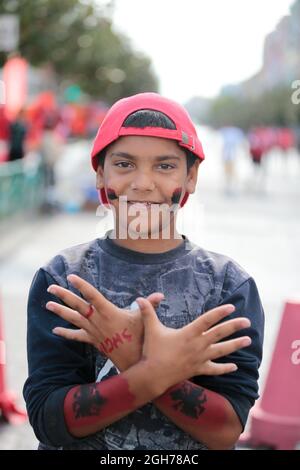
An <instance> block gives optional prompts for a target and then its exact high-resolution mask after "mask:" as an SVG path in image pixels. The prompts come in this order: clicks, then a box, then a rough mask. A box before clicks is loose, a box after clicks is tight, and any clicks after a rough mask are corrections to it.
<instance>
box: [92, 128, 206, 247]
mask: <svg viewBox="0 0 300 470" xmlns="http://www.w3.org/2000/svg"><path fill="white" fill-rule="evenodd" d="M198 167H199V161H196V162H195V164H194V165H193V167H192V168H190V170H189V172H187V163H186V155H185V152H184V151H183V150H182V149H181V148H180V147H179V145H178V144H177V143H176V141H173V140H170V139H162V138H158V137H144V136H124V137H121V138H119V139H118V140H117V141H116V142H114V143H113V144H111V145H110V146H109V148H108V150H107V152H106V156H105V161H104V169H103V168H102V167H101V166H100V165H99V166H98V169H97V188H98V189H100V188H103V187H105V189H106V193H107V195H108V198H109V202H110V204H111V206H113V209H114V212H115V217H116V224H117V225H118V226H120V225H121V226H122V227H124V226H126V229H128V227H129V229H130V231H131V232H132V231H135V230H134V227H135V224H134V220H136V221H137V220H138V221H139V222H140V224H139V227H138V232H139V233H140V234H141V233H143V234H144V236H143V238H144V237H145V238H148V237H151V234H153V233H157V232H161V230H162V228H163V227H165V226H166V225H171V226H172V224H173V223H174V207H175V206H174V204H175V203H176V204H178V203H179V200H181V199H182V198H183V196H184V194H185V192H188V193H193V192H194V191H195V186H196V182H197V173H198ZM121 196H122V197H121ZM179 196H180V197H179ZM120 197H121V198H120ZM146 202H148V204H146ZM139 203H142V204H139ZM171 207H172V208H173V211H172V210H171V211H170V208H171Z"/></svg>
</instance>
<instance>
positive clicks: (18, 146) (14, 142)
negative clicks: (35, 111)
mask: <svg viewBox="0 0 300 470" xmlns="http://www.w3.org/2000/svg"><path fill="white" fill-rule="evenodd" d="M25 116H26V114H25V110H24V109H21V110H20V111H19V113H18V114H17V116H16V118H15V119H14V120H13V121H12V122H11V124H10V128H9V152H8V159H9V161H14V160H19V159H21V158H23V157H24V154H25V139H26V134H27V124H26V117H25Z"/></svg>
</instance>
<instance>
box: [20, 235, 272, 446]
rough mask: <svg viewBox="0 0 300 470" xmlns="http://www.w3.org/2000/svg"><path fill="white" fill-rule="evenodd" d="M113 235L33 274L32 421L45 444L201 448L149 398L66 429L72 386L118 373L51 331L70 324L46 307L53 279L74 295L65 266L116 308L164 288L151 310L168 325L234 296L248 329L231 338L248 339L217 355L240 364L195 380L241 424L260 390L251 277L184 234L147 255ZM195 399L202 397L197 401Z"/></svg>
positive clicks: (260, 323) (28, 395)
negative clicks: (85, 429) (103, 422)
mask: <svg viewBox="0 0 300 470" xmlns="http://www.w3.org/2000/svg"><path fill="white" fill-rule="evenodd" d="M109 235H110V233H107V234H106V236H105V237H103V238H101V239H96V240H93V241H92V242H89V243H86V244H82V245H79V246H75V247H71V248H68V249H66V250H64V251H63V252H61V253H60V254H59V255H57V256H56V257H55V258H53V259H52V260H51V261H50V262H49V263H48V264H47V265H46V266H44V267H43V268H41V269H40V270H39V271H38V272H37V273H36V275H35V278H34V280H33V283H32V286H31V289H30V294H29V300H28V362H29V377H28V379H27V381H26V383H25V386H24V397H25V400H26V403H27V410H28V414H29V418H30V422H31V424H32V426H33V428H34V431H35V433H36V436H37V437H38V439H39V440H40V442H41V443H42V444H43V446H42V447H43V448H50V446H53V447H58V448H62V449H109V450H112V449H151V450H163V449H167V450H176V449H180V450H187V449H193V450H194V449H205V448H206V447H205V445H204V444H202V443H201V442H198V441H196V440H194V439H193V438H192V437H191V436H190V435H188V434H187V433H185V432H184V431H183V430H181V429H180V428H179V427H177V426H176V425H175V424H174V423H173V422H172V421H171V420H170V419H169V418H167V417H166V416H165V415H163V414H162V413H161V412H160V411H159V410H158V409H157V408H156V407H155V405H154V404H152V403H148V404H147V405H145V406H143V407H142V408H140V409H138V410H136V411H135V412H132V413H130V414H129V415H128V416H126V417H124V418H122V419H120V420H119V421H116V422H115V423H113V424H111V425H109V426H107V427H106V428H105V429H103V430H101V431H100V432H98V433H96V434H94V435H91V436H88V437H86V438H83V439H78V438H75V437H74V436H72V435H71V434H70V433H69V432H68V429H67V427H66V424H65V420H64V412H63V403H64V398H65V396H66V394H67V392H68V391H69V390H70V388H72V387H73V386H75V385H77V384H84V383H91V382H95V381H101V380H107V379H108V378H109V377H111V376H112V375H115V374H117V373H118V371H117V369H116V368H115V367H114V365H113V364H112V362H111V361H110V360H108V359H107V358H106V357H105V356H104V355H102V354H101V353H100V352H99V351H96V350H95V349H94V348H93V347H91V346H89V345H86V344H81V343H78V342H73V341H67V340H65V339H63V338H60V337H58V336H55V335H54V334H52V329H53V328H54V327H55V326H61V325H62V326H66V322H65V321H64V320H62V319H61V318H60V317H58V316H56V315H55V314H53V313H51V312H49V311H48V310H47V309H46V308H45V304H46V303H47V302H48V301H49V300H51V299H52V300H54V299H53V296H52V295H51V294H49V293H48V292H47V287H48V286H49V284H53V283H55V284H59V285H61V286H63V287H66V288H68V289H70V290H72V291H73V292H76V293H77V294H78V293H79V292H78V291H77V290H76V289H75V288H74V287H72V286H71V285H69V283H68V281H67V276H68V275H69V274H71V273H73V274H78V275H79V276H81V277H82V278H83V279H85V280H87V281H88V282H90V283H91V284H92V285H94V286H95V287H96V288H97V289H98V290H100V291H101V292H102V294H103V295H104V296H105V297H106V298H107V299H109V300H110V301H111V302H113V303H114V304H115V305H117V306H118V307H120V308H128V307H129V306H132V305H133V303H134V301H135V299H136V298H137V297H140V296H142V297H146V296H148V295H149V294H151V293H152V292H162V293H163V294H164V296H165V299H164V300H163V301H162V302H161V303H160V305H159V307H158V308H157V310H156V311H157V315H158V317H159V319H160V321H161V322H162V323H163V324H164V325H166V326H169V327H172V328H181V327H183V326H184V325H186V324H187V323H190V322H191V321H193V320H195V319H196V318H197V317H198V316H199V315H201V314H202V313H204V312H206V311H208V310H210V309H211V308H214V307H216V306H218V305H221V304H227V303H231V304H234V305H235V307H236V310H235V312H234V313H233V314H231V315H230V316H229V317H228V319H229V318H234V317H239V316H243V317H248V318H249V319H250V320H251V327H250V328H247V329H246V330H243V331H242V332H240V333H236V334H234V335H232V337H237V336H239V335H248V336H250V337H251V338H252V344H251V345H250V346H249V347H247V348H243V349H241V350H239V351H237V352H234V353H232V354H231V355H229V356H226V357H224V358H221V359H219V361H220V362H234V363H236V364H237V366H238V370H237V371H236V372H233V373H230V374H225V375H222V376H197V377H194V378H193V379H192V380H193V381H194V382H195V383H197V384H198V385H201V386H202V387H204V388H207V389H210V390H213V391H215V392H216V393H219V394H221V395H222V396H224V397H225V398H226V399H227V400H229V401H230V403H231V405H232V406H233V408H234V410H235V411H236V413H237V415H238V417H239V418H240V421H241V423H242V426H243V427H244V425H245V423H246V420H247V416H248V413H249V410H250V408H251V407H252V406H253V404H254V402H255V400H256V399H257V397H258V385H257V379H258V368H259V365H260V362H261V357H262V343H263V330H264V314H263V308H262V305H261V302H260V299H259V294H258V291H257V288H256V285H255V282H254V280H253V279H252V278H251V277H250V276H249V275H248V274H247V273H246V272H245V271H244V270H243V269H242V268H241V267H240V266H239V265H238V264H237V263H235V262H234V261H233V260H231V259H230V258H228V257H225V256H223V255H220V254H216V253H212V252H209V251H205V250H204V249H202V248H199V247H197V246H196V245H194V244H193V243H191V242H190V241H189V240H188V239H187V238H186V237H184V236H183V241H182V243H181V245H179V246H178V247H177V248H175V249H173V250H170V251H167V252H164V253H155V254H145V253H140V252H136V251H132V250H129V249H126V248H123V247H120V246H119V245H117V244H116V243H115V242H114V241H113V240H112V239H110V236H109ZM55 300H56V301H57V298H55ZM67 326H68V327H70V325H68V324H67ZM120 400H122V396H120ZM178 400H179V406H180V405H182V406H184V403H182V404H181V403H180V397H178ZM200 402H201V397H200V396H199V406H201V403H200Z"/></svg>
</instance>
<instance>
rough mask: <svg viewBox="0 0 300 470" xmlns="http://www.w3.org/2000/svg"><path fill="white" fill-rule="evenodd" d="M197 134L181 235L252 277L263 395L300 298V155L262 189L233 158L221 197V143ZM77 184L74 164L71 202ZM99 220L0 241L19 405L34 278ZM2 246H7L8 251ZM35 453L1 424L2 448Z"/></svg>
mask: <svg viewBox="0 0 300 470" xmlns="http://www.w3.org/2000/svg"><path fill="white" fill-rule="evenodd" d="M202 132H203V136H204V139H203V140H205V142H204V148H205V149H206V161H205V162H204V163H203V164H202V165H201V166H200V171H199V182H198V186H197V191H196V193H195V194H194V195H193V196H191V197H190V198H189V201H188V203H187V205H186V207H185V208H184V210H183V213H182V219H183V220H182V222H181V223H182V230H181V233H184V234H185V235H187V236H188V237H189V238H190V239H191V240H192V241H193V242H195V243H197V244H198V245H201V246H203V247H205V248H206V249H208V250H211V251H216V252H219V253H223V254H226V255H228V256H230V257H232V258H233V259H234V260H236V261H237V262H238V263H239V264H240V265H241V266H243V268H245V269H246V271H247V272H248V273H249V274H250V275H251V276H253V277H254V279H255V281H256V283H257V286H258V289H259V292H260V295H261V299H262V303H263V306H264V309H265V314H266V330H265V333H266V334H265V346H264V359H263V363H262V366H261V370H260V373H261V378H260V385H261V392H262V390H263V388H262V387H263V382H264V379H265V376H266V372H267V370H268V364H269V362H270V359H271V356H272V350H273V347H274V341H275V339H276V334H277V329H278V326H279V321H280V318H281V313H282V311H283V307H284V302H285V301H286V299H288V298H290V297H293V298H294V297H296V296H298V298H300V286H299V280H300V261H299V260H300V241H299V240H300V204H299V202H300V185H299V181H300V157H299V155H297V154H296V153H295V152H291V153H290V154H289V155H285V156H281V155H279V154H278V153H276V152H274V153H273V154H272V155H270V158H269V161H268V162H267V163H268V165H267V172H266V173H267V174H266V177H265V180H264V190H262V189H261V188H257V185H256V184H254V183H255V178H256V177H255V176H253V175H252V168H251V166H250V161H249V160H248V159H247V158H246V156H245V155H244V154H241V155H239V159H238V162H237V168H236V172H237V177H236V185H235V188H234V191H233V192H232V193H230V194H227V193H225V192H224V190H223V173H222V161H221V157H220V146H219V141H218V139H217V138H216V136H215V135H214V134H213V133H212V132H211V131H209V130H207V129H203V130H202ZM67 151H68V152H69V153H74V160H72V161H73V162H79V163H78V166H77V168H78V167H79V166H80V168H82V167H85V163H86V167H87V168H89V165H90V163H89V157H88V151H89V144H87V143H79V144H72V146H69V148H68V150H67ZM79 154H80V155H79ZM75 157H76V158H75ZM66 168H67V167H66ZM69 168H70V165H69ZM70 171H71V170H70ZM89 171H90V170H88V176H87V179H88V178H90V177H91V176H90V175H91V173H89ZM74 175H75V176H74ZM68 176H69V178H70V180H71V173H70V174H68V170H66V171H65V173H64V178H68ZM76 181H77V180H76V167H75V168H74V166H72V183H71V182H70V181H69V183H70V185H69V186H68V191H70V192H69V197H70V195H73V194H74V193H75V191H76ZM195 215H196V216H195ZM104 222H106V219H105V221H104ZM104 222H102V223H101V219H99V217H98V218H97V217H96V215H95V213H94V212H85V213H83V212H76V211H74V212H69V213H67V212H66V213H64V212H63V213H58V214H56V215H52V216H49V217H41V218H39V219H36V220H27V221H25V222H24V221H22V222H20V224H19V225H17V226H15V227H12V228H11V232H10V233H8V234H6V235H5V236H4V238H3V240H1V247H2V248H1V250H0V254H1V258H0V260H1V265H0V298H1V299H2V301H1V304H0V308H2V310H3V313H4V326H5V339H6V350H7V367H6V373H7V383H8V389H9V390H13V391H14V392H16V394H17V397H18V400H17V403H18V405H20V406H21V407H25V404H24V401H23V398H22V387H23V384H24V381H25V379H26V377H27V360H26V302H27V295H28V289H29V286H30V283H31V280H32V278H33V275H34V273H35V271H36V270H37V269H38V268H39V267H40V266H41V265H43V264H44V263H45V262H46V261H47V260H48V259H50V258H51V257H52V256H54V255H55V254H57V252H58V251H60V250H61V249H63V248H65V247H67V246H71V245H75V244H79V243H82V242H85V241H88V240H90V239H93V238H95V237H97V236H100V235H102V234H103V233H104V232H105V231H106V229H107V228H108V227H106V225H105V224H104ZM14 240H15V242H14ZM5 246H9V249H7V251H6V252H5V250H4V248H3V247H5ZM36 447H37V440H36V438H35V436H34V433H33V431H32V429H31V426H30V425H29V424H28V423H26V424H22V425H20V426H11V425H8V424H4V423H1V424H0V449H35V448H36Z"/></svg>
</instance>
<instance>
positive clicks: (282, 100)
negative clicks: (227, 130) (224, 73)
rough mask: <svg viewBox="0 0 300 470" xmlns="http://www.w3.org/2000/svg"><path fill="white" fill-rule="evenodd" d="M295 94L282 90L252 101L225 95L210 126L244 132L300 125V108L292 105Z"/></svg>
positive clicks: (214, 104)
mask: <svg viewBox="0 0 300 470" xmlns="http://www.w3.org/2000/svg"><path fill="white" fill-rule="evenodd" d="M293 91H294V90H292V88H289V87H287V86H281V87H277V88H274V89H272V90H269V91H265V92H264V93H262V94H260V95H259V96H257V97H256V98H252V99H250V98H242V97H239V96H230V95H229V96H225V95H221V96H219V97H218V98H216V99H215V100H214V101H213V102H212V105H211V108H210V111H209V117H208V120H209V123H210V124H212V125H213V126H216V127H221V126H227V125H235V126H239V127H241V128H243V129H249V128H250V127H251V126H255V125H271V126H294V125H297V124H298V125H299V124H300V105H296V104H293V103H292V100H291V97H292V93H293Z"/></svg>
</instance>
